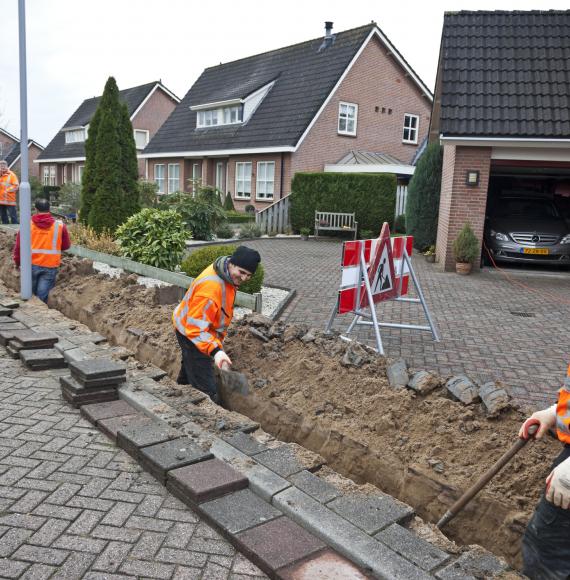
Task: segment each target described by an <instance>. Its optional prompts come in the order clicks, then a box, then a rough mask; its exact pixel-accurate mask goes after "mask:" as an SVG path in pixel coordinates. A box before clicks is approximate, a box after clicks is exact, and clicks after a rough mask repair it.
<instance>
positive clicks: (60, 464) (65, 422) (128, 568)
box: [0, 347, 266, 580]
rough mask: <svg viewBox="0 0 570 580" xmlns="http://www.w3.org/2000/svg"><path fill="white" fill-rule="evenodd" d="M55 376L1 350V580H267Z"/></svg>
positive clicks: (55, 373) (56, 374) (53, 373)
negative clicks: (75, 403) (105, 430)
mask: <svg viewBox="0 0 570 580" xmlns="http://www.w3.org/2000/svg"><path fill="white" fill-rule="evenodd" d="M62 373H63V374H67V373H68V371H67V370H64V371H62ZM57 376H58V371H49V372H47V371H43V372H40V373H32V372H30V371H26V370H25V368H24V367H23V366H22V364H21V363H20V361H15V360H12V359H10V358H7V355H6V351H5V349H4V348H3V347H0V578H22V579H32V578H33V579H34V580H40V579H43V578H58V579H60V578H68V579H77V578H89V579H93V580H95V579H101V580H103V579H106V580H111V579H115V578H116V579H119V578H135V577H136V578H175V579H183V578H184V579H196V580H197V579H201V580H206V579H209V580H228V579H229V580H255V579H261V578H266V576H265V575H264V574H262V573H261V571H260V570H259V569H258V568H256V567H255V566H253V565H252V564H251V563H250V562H249V561H248V560H246V559H245V558H244V557H243V556H241V555H240V554H236V551H235V550H234V548H233V547H232V546H231V545H230V544H229V543H228V542H226V541H225V540H224V539H223V538H222V537H221V536H219V535H218V534H217V533H216V532H215V531H213V530H212V529H211V528H210V527H209V526H208V525H206V524H205V523H204V522H202V521H200V519H199V517H198V516H197V515H196V514H194V513H193V512H192V511H191V510H190V509H188V508H187V507H186V506H185V505H184V504H182V503H181V502H179V501H178V500H177V499H176V498H174V497H173V496H171V495H170V493H168V492H167V491H166V490H165V488H164V487H163V486H161V485H160V484H158V483H157V482H156V481H155V480H154V479H153V478H152V477H151V476H150V475H148V474H146V473H144V472H142V471H141V469H140V467H139V466H138V465H137V464H136V463H135V462H134V461H133V460H132V459H131V458H130V457H129V456H128V455H127V454H126V453H124V452H123V451H121V450H119V449H118V448H117V447H115V445H114V444H113V443H112V442H111V441H110V440H109V439H107V438H106V437H105V436H104V435H102V434H101V433H100V432H99V431H98V430H97V429H96V428H94V427H93V426H92V425H91V424H90V423H88V422H87V421H86V420H84V419H83V418H82V417H81V416H80V415H79V411H78V410H75V409H73V408H71V407H70V406H68V405H67V404H65V403H64V402H63V401H62V399H61V395H60V392H59V383H58V382H57Z"/></svg>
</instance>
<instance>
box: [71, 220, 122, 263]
mask: <svg viewBox="0 0 570 580" xmlns="http://www.w3.org/2000/svg"><path fill="white" fill-rule="evenodd" d="M67 229H68V230H69V237H70V238H71V243H72V244H76V245H78V246H84V247H85V248H89V249H90V250H94V251H95V252H103V253H104V254H111V255H112V256H120V255H121V248H120V247H119V244H117V242H116V241H115V240H114V239H113V237H112V236H111V235H109V234H108V233H107V232H102V233H101V234H98V233H97V232H96V231H95V230H94V229H93V228H90V227H89V226H86V225H85V224H82V223H80V222H77V223H74V224H69V225H68V226H67Z"/></svg>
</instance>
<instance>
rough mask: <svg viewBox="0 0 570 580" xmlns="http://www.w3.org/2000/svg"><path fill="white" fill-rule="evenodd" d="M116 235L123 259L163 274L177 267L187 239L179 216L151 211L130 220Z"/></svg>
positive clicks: (141, 212)
mask: <svg viewBox="0 0 570 580" xmlns="http://www.w3.org/2000/svg"><path fill="white" fill-rule="evenodd" d="M116 235H117V239H118V240H119V241H120V243H121V252H122V255H123V256H125V257H126V258H130V259H131V260H136V261H137V262H141V263H143V264H148V265H150V266H156V267H157V268H164V269H166V270H173V269H174V268H175V267H176V266H178V264H179V263H180V259H181V258H182V254H183V252H184V248H185V247H186V239H187V238H188V232H187V231H186V227H185V225H184V222H183V220H182V216H181V215H180V214H179V213H177V212H175V211H174V210H159V209H150V208H145V209H143V210H142V211H140V212H139V213H137V214H135V215H133V216H131V217H130V218H129V219H128V220H127V221H126V222H125V223H124V224H123V225H121V226H119V228H118V229H117V233H116Z"/></svg>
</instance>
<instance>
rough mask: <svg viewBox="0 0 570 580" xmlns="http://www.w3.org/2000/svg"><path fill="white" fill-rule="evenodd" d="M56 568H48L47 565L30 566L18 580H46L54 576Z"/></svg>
mask: <svg viewBox="0 0 570 580" xmlns="http://www.w3.org/2000/svg"><path fill="white" fill-rule="evenodd" d="M55 571H56V568H55V567H54V566H48V565H47V564H32V565H31V566H30V567H29V568H28V569H27V570H26V572H25V574H23V575H22V576H19V580H47V579H48V578H49V577H50V576H51V575H52V574H54V573H55Z"/></svg>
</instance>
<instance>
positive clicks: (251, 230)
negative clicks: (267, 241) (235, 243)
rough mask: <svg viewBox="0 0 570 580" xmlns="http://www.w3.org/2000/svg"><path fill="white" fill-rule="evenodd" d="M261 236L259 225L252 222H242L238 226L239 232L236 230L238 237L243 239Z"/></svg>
mask: <svg viewBox="0 0 570 580" xmlns="http://www.w3.org/2000/svg"><path fill="white" fill-rule="evenodd" d="M260 237H261V230H260V229H259V226H258V225H257V224H256V223H254V222H252V223H249V224H244V225H243V226H240V228H239V232H238V238H239V239H240V240H244V239H246V238H260Z"/></svg>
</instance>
